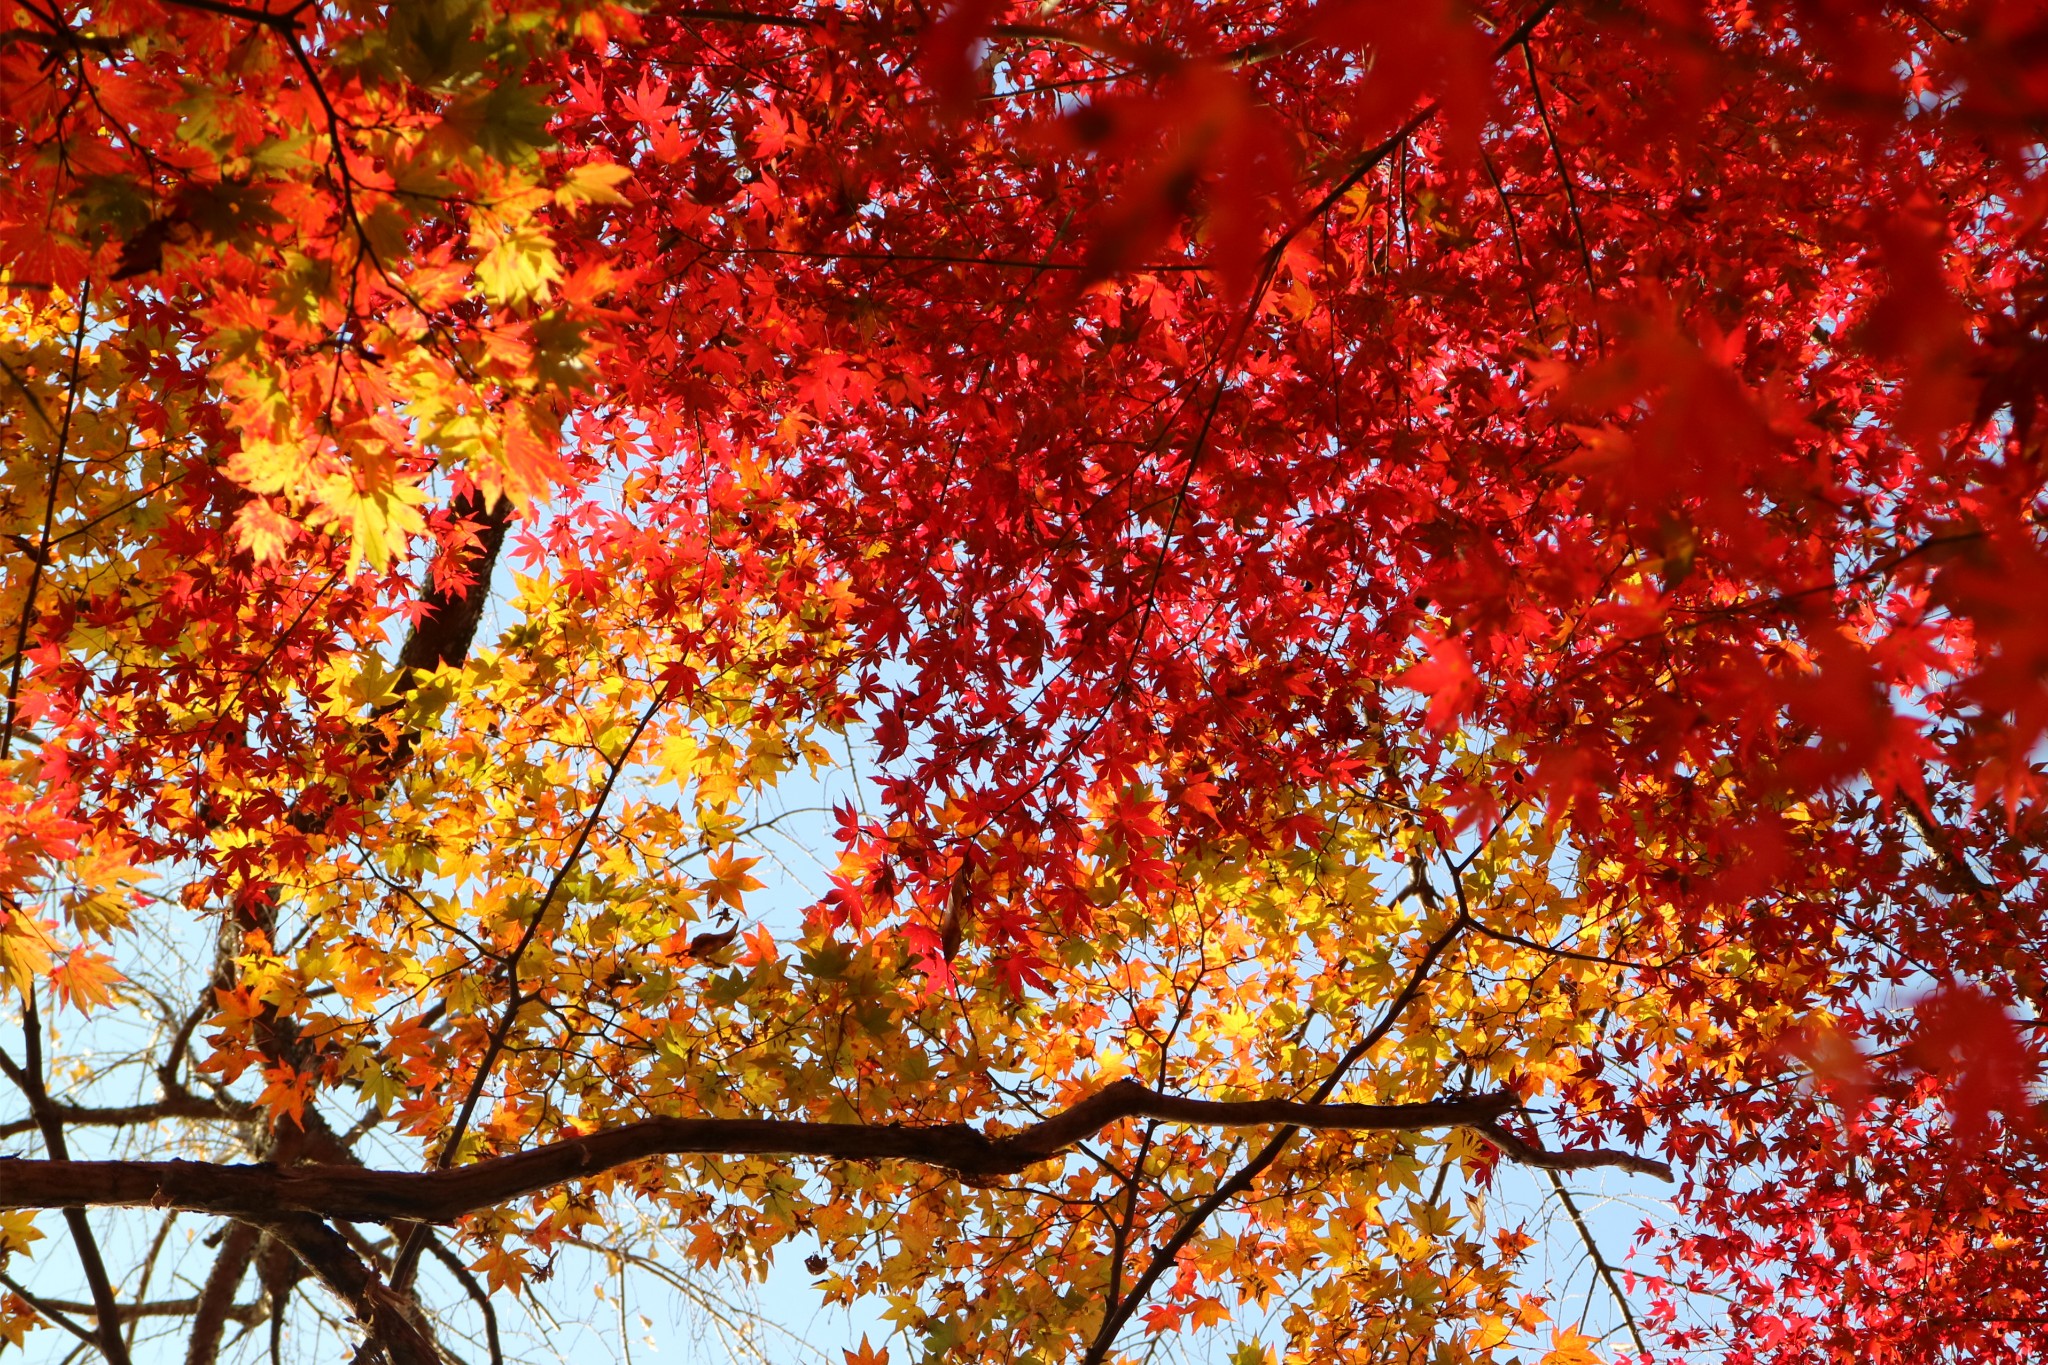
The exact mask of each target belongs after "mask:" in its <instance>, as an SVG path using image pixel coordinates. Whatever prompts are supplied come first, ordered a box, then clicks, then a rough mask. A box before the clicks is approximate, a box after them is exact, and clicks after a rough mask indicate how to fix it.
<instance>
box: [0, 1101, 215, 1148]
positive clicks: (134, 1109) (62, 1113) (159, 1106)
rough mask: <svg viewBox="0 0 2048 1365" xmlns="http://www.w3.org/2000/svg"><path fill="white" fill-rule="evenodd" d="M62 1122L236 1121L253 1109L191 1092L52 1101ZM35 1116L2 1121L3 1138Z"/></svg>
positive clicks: (24, 1129) (26, 1128) (27, 1127)
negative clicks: (100, 1102)
mask: <svg viewBox="0 0 2048 1365" xmlns="http://www.w3.org/2000/svg"><path fill="white" fill-rule="evenodd" d="M50 1107H51V1109H52V1110H53V1111H54V1112H55V1113H56V1116H57V1119H58V1121H59V1122H61V1123H63V1124H64V1125H65V1126H66V1127H67V1128H78V1127H83V1128H125V1127H128V1126H129V1125H130V1124H137V1123H155V1122H157V1121H158V1120H160V1119H222V1120H227V1121H233V1120H237V1119H243V1118H247V1117H248V1116H249V1115H250V1114H251V1113H253V1112H254V1111H253V1109H244V1108H243V1107H241V1106H239V1105H230V1104H223V1103H221V1102H220V1101H218V1100H209V1099H207V1098H205V1097H204V1096H201V1095H194V1094H190V1093H189V1092H188V1093H184V1094H177V1095H171V1096H169V1097H167V1098H165V1099H161V1100H155V1101H152V1102H150V1103H148V1104H123V1105H114V1106H110V1107H104V1108H103V1107H96V1106H91V1105H83V1104H62V1103H55V1102H53V1103H52V1104H51V1106H50ZM35 1128H36V1120H35V1119H33V1118H26V1119H13V1120H10V1121H9V1122H7V1123H0V1138H11V1137H18V1136H19V1135H21V1134H22V1133H28V1132H33V1131H35Z"/></svg>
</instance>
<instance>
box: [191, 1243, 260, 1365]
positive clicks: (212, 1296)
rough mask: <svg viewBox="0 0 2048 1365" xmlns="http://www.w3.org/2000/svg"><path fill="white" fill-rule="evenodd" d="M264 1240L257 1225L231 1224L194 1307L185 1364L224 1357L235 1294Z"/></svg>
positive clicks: (207, 1362) (210, 1364)
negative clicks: (224, 1335)
mask: <svg viewBox="0 0 2048 1365" xmlns="http://www.w3.org/2000/svg"><path fill="white" fill-rule="evenodd" d="M261 1239H262V1233H261V1232H259V1231H258V1230H257V1229H256V1227H255V1225H254V1224H251V1223H231V1224H229V1225H228V1230H227V1235H226V1236H225V1237H223V1238H222V1239H221V1246H220V1254H219V1255H217V1256H215V1257H214V1260H213V1269H212V1270H211V1271H209V1272H208V1273H207V1276H206V1283H205V1284H204V1285H203V1286H202V1287H201V1288H200V1290H199V1296H198V1297H197V1298H196V1299H194V1300H193V1304H192V1334H191V1335H190V1336H189V1337H187V1338H186V1339H185V1365H213V1362H214V1361H215V1360H217V1359H218V1358H219V1356H220V1341H221V1335H222V1333H223V1332H224V1331H225V1330H226V1328H227V1324H228V1318H229V1315H230V1312H231V1310H232V1309H233V1307H234V1303H235V1291H236V1290H237V1289H240V1288H241V1287H242V1278H243V1276H245V1275H247V1274H248V1273H249V1263H250V1262H251V1261H253V1260H254V1259H255V1258H256V1244H257V1242H258V1241H260V1240H261Z"/></svg>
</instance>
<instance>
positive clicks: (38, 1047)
mask: <svg viewBox="0 0 2048 1365" xmlns="http://www.w3.org/2000/svg"><path fill="white" fill-rule="evenodd" d="M42 1032H43V1025H42V1021H41V1020H40V1019H39V1018H37V1016H36V997H35V993H34V992H33V991H30V992H27V993H25V994H24V995H23V996H22V998H21V1033H22V1039H23V1042H24V1045H25V1048H26V1051H27V1065H26V1066H16V1065H15V1064H14V1059H13V1058H12V1057H9V1056H8V1055H7V1054H6V1053H4V1052H0V1071H4V1072H5V1073H6V1075H7V1079H9V1080H10V1081H13V1082H14V1084H15V1085H16V1086H17V1087H18V1088H19V1089H20V1090H21V1093H22V1096H23V1097H24V1098H25V1099H27V1100H28V1107H29V1112H31V1113H32V1114H34V1115H35V1118H36V1127H37V1128H38V1129H39V1130H40V1131H41V1133H42V1137H43V1146H44V1147H45V1148H46V1149H47V1150H48V1151H49V1153H50V1161H49V1163H48V1164H50V1165H61V1164H64V1163H65V1161H66V1158H68V1157H69V1155H70V1151H69V1149H68V1148H67V1147H66V1146H65V1143H64V1124H63V1121H62V1120H60V1119H59V1118H58V1117H57V1114H56V1110H55V1106H54V1105H53V1104H52V1103H51V1102H50V1092H49V1091H48V1090H47V1089H46V1088H45V1087H44V1085H43V1044H42ZM21 1164H23V1165H28V1164H31V1163H27V1162H23V1163H21ZM34 1164H38V1165H40V1164H43V1163H34ZM91 1202H92V1201H91V1200H89V1199H67V1200H62V1201H60V1202H59V1203H57V1204H54V1205H52V1204H45V1205H43V1207H44V1208H62V1209H63V1210H64V1224H65V1226H66V1227H67V1228H69V1229H70V1231H71V1243H72V1246H73V1247H74V1248H75V1249H76V1251H77V1252H78V1268H79V1269H80V1270H82V1271H83V1272H84V1273H85V1284H86V1288H87V1289H89V1290H90V1291H91V1292H92V1301H93V1311H94V1315H95V1316H96V1317H97V1319H98V1323H97V1326H98V1329H99V1330H98V1332H97V1333H96V1336H97V1338H98V1342H97V1344H98V1346H99V1348H100V1354H102V1355H104V1356H105V1357H106V1358H107V1361H108V1365H128V1346H127V1343H126V1342H125V1341H123V1340H122V1337H121V1319H120V1310H119V1307H118V1303H117V1300H116V1299H115V1297H114V1282H113V1280H112V1279H110V1278H109V1277H108V1275H107V1264H106V1262H105V1261H104V1260H103V1259H101V1257H100V1245H99V1243H98V1242H97V1241H95V1240H94V1239H93V1235H92V1226H91V1224H89V1223H88V1222H87V1221H86V1218H85V1210H86V1208H87V1206H88V1205H89V1204H90V1203H91Z"/></svg>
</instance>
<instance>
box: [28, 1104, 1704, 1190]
mask: <svg viewBox="0 0 2048 1365" xmlns="http://www.w3.org/2000/svg"><path fill="white" fill-rule="evenodd" d="M1515 1104H1516V1097H1515V1096H1514V1095H1513V1094H1512V1093H1510V1092H1501V1093H1496V1094H1486V1095H1454V1096H1451V1097H1448V1098H1445V1099H1440V1100H1431V1101H1427V1102H1424V1103H1419V1104H1326V1103H1320V1102H1302V1101H1298V1100H1284V1099H1271V1100H1200V1099H1189V1098H1184V1097H1181V1096H1177V1095H1162V1094H1160V1093H1159V1092H1157V1091H1155V1090H1151V1089H1148V1088H1147V1087H1145V1086H1143V1085H1140V1084H1139V1083H1138V1082H1136V1081H1132V1080H1122V1081H1117V1082H1115V1083H1114V1084H1112V1085H1110V1086H1108V1087H1106V1088H1104V1089H1102V1090H1100V1091H1097V1092H1096V1093H1095V1094H1093V1095H1091V1096H1089V1097H1088V1098H1086V1099H1084V1100H1082V1101H1080V1102H1079V1103H1078V1104H1076V1105H1074V1106H1073V1107H1072V1108H1070V1109H1067V1110H1065V1111H1063V1112H1061V1113H1058V1114H1055V1115H1054V1116H1053V1117H1051V1118H1049V1119H1046V1120H1044V1121H1043V1122H1041V1123H1036V1124H1033V1125H1031V1126H1030V1127H1028V1128H1025V1129H1023V1130H1022V1131H1021V1132H1016V1133H1011V1134H1007V1135H1004V1136H999V1137H990V1136H988V1135H986V1134H984V1133H981V1132H979V1131H977V1130H976V1129H974V1128H971V1127H969V1126H967V1125H966V1124H964V1123H951V1124H936V1125H930V1126H913V1125H906V1124H860V1123H809V1122H803V1121H800V1120H792V1119H716V1118H713V1119H678V1118H659V1119H646V1120H643V1121H641V1122H639V1123H633V1124H627V1125H626V1126H624V1127H621V1128H614V1129H610V1130H609V1131H606V1132H602V1133H593V1134H591V1135H590V1136H588V1137H579V1138H569V1139H566V1140H564V1141H561V1142H554V1143H550V1144H548V1145H547V1146H544V1147H536V1148H534V1149H533V1150H531V1151H526V1152H519V1153H515V1154H514V1155H511V1156H502V1157H496V1158H493V1159H491V1160H488V1161H479V1162H475V1163H473V1164H471V1165H468V1166H456V1167H451V1168H449V1169H445V1170H436V1171H377V1170H369V1169H366V1168H363V1167H354V1166H336V1165H313V1164H307V1165H299V1166H289V1167H282V1168H280V1167H274V1166H269V1165H226V1164H215V1163H209V1162H200V1161H6V1162H0V1208H16V1209H45V1208H62V1207H67V1206H78V1205H88V1206H95V1207H105V1206H116V1207H126V1208H137V1207H152V1208H176V1209H191V1210H195V1211H199V1212H204V1213H212V1214H219V1215H224V1216H226V1217H230V1218H244V1219H249V1220H252V1221H257V1222H265V1223H268V1222H270V1221H273V1220H275V1219H277V1218H279V1217H281V1216H287V1215H291V1214H295V1213H309V1214H318V1215H320V1216H322V1217H327V1218H341V1219H346V1220H348V1221H351V1222H393V1221H403V1222H426V1223H446V1222H451V1221H453V1220H455V1219H457V1218H460V1217H462V1216H463V1215H464V1214H468V1213H474V1212H476V1211H477V1210H479V1209H487V1208H491V1207H493V1206H495V1205H498V1204H502V1203H504V1202H506V1201H507V1200H510V1199H517V1198H519V1197H520V1196H522V1195H528V1194H535V1193H538V1192H539V1191H541V1190H545V1189H549V1188H551V1187H553V1186H555V1185H559V1184H562V1183H563V1182H565V1181H569V1180H575V1179H579V1178H582V1177H586V1176H592V1175H596V1174H598V1173H600V1172H603V1171H608V1170H612V1169H614V1168H616V1167H619V1166H624V1165H629V1164H631V1163H633V1162H636V1161H646V1160H649V1159H650V1158H654V1157H666V1156H777V1157H818V1158H823V1159H827V1160H838V1161H885V1160H895V1161H911V1162H916V1163H919V1164H922V1165H927V1166H936V1167H939V1168H941V1169H943V1170H948V1171H952V1172H954V1173H955V1174H957V1175H959V1176H961V1177H963V1178H965V1179H968V1180H981V1179H993V1178H996V1177H1001V1176H1008V1175H1015V1174H1018V1173H1019V1172H1021V1171H1023V1170H1025V1169H1027V1168H1028V1167H1031V1166H1034V1165H1037V1164H1038V1163H1039V1162H1042V1161H1047V1160H1050V1159H1051V1158H1053V1157H1055V1156H1057V1155H1059V1154H1060V1153H1061V1152H1063V1151H1065V1150H1066V1149H1067V1148H1069V1147H1071V1146H1073V1145H1074V1144H1075V1143H1077V1142H1079V1141H1081V1140H1082V1139H1083V1138H1086V1137H1089V1136H1091V1135H1092V1134H1094V1133H1096V1132H1098V1131H1100V1130H1101V1129H1103V1128H1105V1127H1107V1126H1108V1125H1109V1124H1112V1123H1116V1122H1118V1121H1120V1120H1123V1119H1130V1118H1151V1119H1162V1120H1165V1121H1167V1122H1172V1123H1186V1124H1194V1125H1203V1126H1209V1127H1219V1128H1249V1127H1264V1126H1267V1125H1289V1126H1292V1127H1295V1128H1305V1129H1312V1130H1318V1131H1350V1132H1416V1131H1422V1130H1426V1129H1432V1128H1457V1127H1466V1128H1474V1129H1477V1130H1479V1131H1481V1132H1483V1133H1484V1134H1485V1135H1486V1136H1487V1139H1488V1140H1489V1141H1491V1142H1493V1143H1495V1145H1497V1146H1499V1147H1500V1148H1501V1149H1502V1150H1503V1151H1504V1152H1506V1153H1507V1154H1508V1155H1510V1156H1512V1157H1513V1158H1514V1159H1515V1160H1518V1161H1524V1162H1527V1163H1529V1164H1531V1165H1535V1166H1543V1167H1547V1168H1551V1169H1558V1170H1580V1169H1583V1168H1585V1167H1589V1166H1621V1167H1625V1168H1627V1169H1630V1170H1638V1171H1646V1172H1650V1173H1661V1172H1663V1168H1662V1167H1661V1166H1660V1165H1658V1163H1656V1162H1654V1161H1649V1160H1646V1159H1645V1158H1642V1157H1637V1156H1632V1155H1629V1154H1627V1153H1621V1152H1604V1151H1590V1152H1569V1153H1554V1152H1546V1151H1544V1150H1543V1149H1542V1148H1540V1147H1537V1146H1536V1145H1534V1144H1533V1143H1530V1142H1527V1141H1525V1140H1523V1139H1521V1138H1517V1137H1515V1136H1514V1135H1513V1134H1510V1133H1505V1132H1502V1131H1500V1130H1499V1129H1498V1128H1496V1127H1495V1126H1494V1125H1495V1124H1496V1122H1497V1121H1498V1120H1499V1119H1500V1118H1501V1117H1502V1116H1503V1115H1504V1114H1506V1113H1507V1112H1508V1111H1509V1110H1511V1109H1513V1108H1514V1107H1515Z"/></svg>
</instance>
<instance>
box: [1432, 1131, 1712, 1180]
mask: <svg viewBox="0 0 2048 1365" xmlns="http://www.w3.org/2000/svg"><path fill="white" fill-rule="evenodd" d="M1471 1126H1472V1128H1473V1129H1474V1130H1475V1131H1477V1132H1478V1134H1479V1135H1480V1136H1481V1137H1483V1138H1485V1139H1486V1140H1487V1141H1488V1142H1490V1143H1492V1144H1493V1145H1494V1146H1496V1147H1498V1148H1500V1151H1501V1155H1502V1156H1505V1157H1509V1158H1511V1159H1512V1160H1515V1161H1519V1162H1521V1163H1522V1164H1523V1165H1524V1166H1534V1167H1535V1168H1536V1169H1537V1170H1539V1171H1589V1170H1593V1169H1595V1168H1596V1167H1600V1166H1618V1167H1620V1168H1621V1169H1622V1170H1624V1171H1634V1172H1635V1173H1636V1174H1638V1175H1654V1176H1656V1177H1657V1178H1658V1179H1659V1180H1662V1181H1665V1182H1666V1183H1669V1182H1670V1181H1671V1179H1672V1175H1671V1168H1670V1167H1669V1166H1667V1165H1665V1164H1664V1163H1663V1162H1661V1161H1653V1160H1651V1159H1650V1158H1649V1157H1646V1156H1636V1155H1634V1154H1633V1153H1630V1152H1610V1151H1607V1150H1606V1149H1604V1148H1596V1149H1594V1150H1591V1151H1580V1152H1552V1151H1547V1150H1545V1149H1544V1148H1542V1147H1538V1146H1537V1145H1536V1144H1535V1143H1533V1142H1530V1141H1529V1140H1528V1139H1526V1138H1521V1137H1517V1136H1516V1135H1515V1134H1513V1133H1510V1132H1508V1131H1507V1130H1506V1129H1505V1128H1502V1127H1501V1126H1500V1125H1499V1124H1494V1123H1475V1124H1473V1125H1471Z"/></svg>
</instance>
